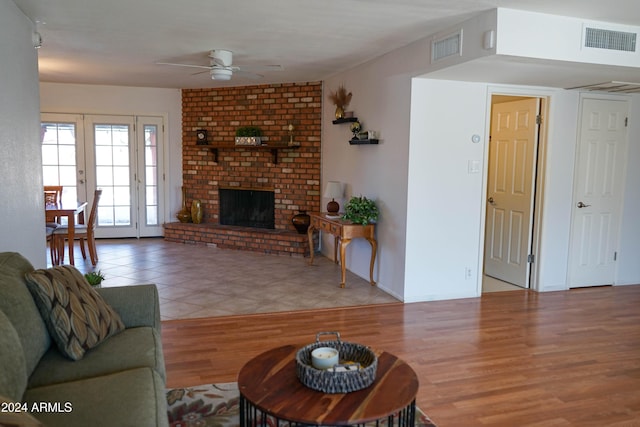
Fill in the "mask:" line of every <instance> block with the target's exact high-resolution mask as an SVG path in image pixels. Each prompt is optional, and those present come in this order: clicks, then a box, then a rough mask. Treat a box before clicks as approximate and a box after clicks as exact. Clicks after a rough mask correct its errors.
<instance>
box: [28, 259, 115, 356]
mask: <svg viewBox="0 0 640 427" xmlns="http://www.w3.org/2000/svg"><path fill="white" fill-rule="evenodd" d="M25 278H26V279H27V287H28V288H29V290H30V291H31V294H32V295H33V298H34V300H35V302H36V305H37V306H38V309H39V310H40V314H41V316H42V318H43V319H44V321H45V323H46V324H47V329H48V330H49V334H50V335H51V337H52V338H53V340H54V341H55V342H56V344H57V346H58V349H59V350H60V352H61V353H63V354H64V355H65V356H67V357H69V358H70V359H72V360H80V359H82V357H83V356H84V353H85V352H86V351H87V350H89V349H92V348H94V347H96V346H98V345H99V344H100V343H101V342H102V341H104V340H105V339H107V338H109V337H110V336H111V335H114V334H116V333H118V332H120V331H122V330H124V324H123V323H122V320H121V319H120V316H119V315H118V313H116V312H115V311H114V310H113V309H112V308H111V307H110V306H109V305H108V304H107V303H106V302H105V301H104V299H103V298H102V296H101V295H100V294H98V292H96V290H95V289H93V288H92V287H91V285H89V283H88V282H87V280H86V279H85V277H84V276H83V275H82V273H80V272H79V271H78V270H77V269H76V268H75V267H73V266H71V265H61V266H57V267H53V268H50V269H47V270H35V271H33V272H30V273H27V274H26V275H25Z"/></svg>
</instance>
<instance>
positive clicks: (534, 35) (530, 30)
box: [496, 8, 640, 81]
mask: <svg viewBox="0 0 640 427" xmlns="http://www.w3.org/2000/svg"><path fill="white" fill-rule="evenodd" d="M497 25H498V31H497V40H496V53H497V54H498V55H513V56H523V57H529V58H542V59H551V60H557V61H572V62H584V63H592V64H605V65H619V66H622V67H640V51H636V52H625V51H617V50H611V49H596V48H583V47H582V46H583V44H584V40H583V38H584V35H583V33H584V31H585V30H584V27H585V25H586V26H588V27H590V28H598V29H606V30H613V31H622V32H629V33H637V32H638V31H640V27H638V26H627V25H618V24H612V23H608V22H601V21H590V20H586V19H580V18H574V17H567V16H556V15H549V14H544V13H535V12H529V11H524V10H514V9H504V8H499V9H498V24H497ZM603 81H604V80H603Z"/></svg>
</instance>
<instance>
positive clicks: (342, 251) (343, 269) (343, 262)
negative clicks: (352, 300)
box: [340, 239, 351, 288]
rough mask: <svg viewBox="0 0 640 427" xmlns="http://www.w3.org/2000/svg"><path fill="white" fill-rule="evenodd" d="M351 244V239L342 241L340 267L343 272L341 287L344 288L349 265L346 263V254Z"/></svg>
mask: <svg viewBox="0 0 640 427" xmlns="http://www.w3.org/2000/svg"><path fill="white" fill-rule="evenodd" d="M349 243H351V239H341V240H340V267H341V270H342V281H341V282H340V287H341V288H344V284H345V282H346V281H347V271H346V270H347V263H346V262H345V252H346V249H347V245H348V244H349Z"/></svg>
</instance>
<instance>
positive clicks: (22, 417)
mask: <svg viewBox="0 0 640 427" xmlns="http://www.w3.org/2000/svg"><path fill="white" fill-rule="evenodd" d="M4 404H8V406H4ZM0 405H3V406H2V409H3V410H0V426H3V427H4V426H7V427H13V426H16V427H44V425H43V424H42V423H41V422H40V421H38V420H36V419H35V418H33V417H32V416H31V415H29V413H28V412H26V411H23V409H27V410H29V409H30V408H28V407H27V408H25V407H24V406H25V405H26V403H24V402H16V401H15V400H13V399H9V398H7V397H5V396H2V395H0ZM11 405H17V408H19V409H20V412H17V411H14V410H11V409H16V406H11Z"/></svg>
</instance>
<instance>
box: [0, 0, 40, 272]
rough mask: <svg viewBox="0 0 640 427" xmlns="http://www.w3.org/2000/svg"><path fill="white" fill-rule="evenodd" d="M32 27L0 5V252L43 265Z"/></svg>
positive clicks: (7, 3)
mask: <svg viewBox="0 0 640 427" xmlns="http://www.w3.org/2000/svg"><path fill="white" fill-rule="evenodd" d="M33 31H34V25H33V24H32V23H31V21H29V20H28V19H27V18H26V17H25V16H24V15H23V13H22V12H21V11H20V10H19V9H18V8H17V7H16V5H15V4H14V3H13V2H12V1H2V2H0V58H3V59H2V61H0V94H2V95H1V96H0V200H2V203H0V219H1V221H0V236H2V237H0V251H14V252H20V253H21V254H22V255H24V256H25V257H26V258H27V259H29V260H30V261H31V263H32V264H33V265H34V266H35V267H37V268H39V267H44V266H46V251H45V246H46V244H45V232H44V197H43V195H42V152H41V148H40V103H39V95H38V62H37V61H38V56H37V51H36V49H34V47H33V42H32V34H33Z"/></svg>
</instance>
